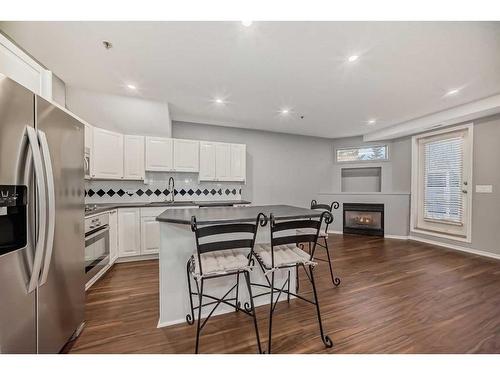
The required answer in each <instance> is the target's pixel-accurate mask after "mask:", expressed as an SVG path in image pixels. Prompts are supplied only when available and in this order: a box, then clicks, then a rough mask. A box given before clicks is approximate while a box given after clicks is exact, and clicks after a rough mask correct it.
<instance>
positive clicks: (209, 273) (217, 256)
mask: <svg viewBox="0 0 500 375" xmlns="http://www.w3.org/2000/svg"><path fill="white" fill-rule="evenodd" d="M259 224H260V225H261V226H265V225H266V224H267V217H266V216H265V215H264V214H263V213H260V214H259V215H258V216H257V218H256V219H255V222H253V223H235V224H218V225H209V226H198V225H197V223H196V217H194V216H193V217H192V218H191V229H192V231H193V232H194V233H195V238H196V253H194V254H193V255H192V256H191V258H190V259H189V260H188V262H187V278H188V288H189V301H190V307H191V313H190V314H188V315H187V316H186V321H187V322H188V324H190V325H192V324H193V323H194V318H195V310H197V312H198V319H197V320H198V322H197V328H196V347H195V353H198V348H199V342H200V333H201V330H202V329H203V327H205V325H206V323H207V322H208V319H209V318H210V317H211V316H212V314H213V313H214V312H215V310H216V309H217V307H218V306H219V305H220V304H221V303H224V304H226V305H229V306H231V307H233V308H234V309H235V311H242V312H244V313H245V314H247V315H249V316H251V317H252V318H253V323H254V327H255V336H256V338H257V347H258V351H259V353H261V352H262V350H261V345H260V338H259V328H258V325H257V317H256V315H255V307H254V303H253V297H252V289H251V286H250V275H249V271H250V270H251V269H252V267H253V263H254V262H253V259H252V251H253V248H254V244H255V236H256V234H257V229H258V227H259ZM240 274H243V275H244V276H245V280H246V284H247V288H248V293H249V302H245V303H244V305H243V308H241V303H240V301H238V291H239V283H240ZM230 276H236V282H235V284H234V285H233V286H232V287H231V288H230V289H229V290H228V291H227V292H226V293H225V294H224V296H222V297H220V298H219V297H215V296H212V295H210V294H206V293H205V290H204V289H205V285H204V284H205V281H206V280H209V279H215V278H220V277H230ZM191 278H193V279H194V281H195V284H196V291H193V290H192V288H191ZM234 290H235V297H231V298H228V296H229V295H230V294H231V293H232V292H233V291H234ZM193 296H196V297H197V300H198V305H197V306H194V302H193ZM204 298H205V299H208V300H210V302H205V303H204V302H203V299H204ZM210 305H215V306H213V308H212V310H211V311H210V312H209V313H208V315H207V317H206V318H205V319H204V320H203V322H202V319H201V310H202V308H203V307H206V306H210Z"/></svg>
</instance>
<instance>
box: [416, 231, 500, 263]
mask: <svg viewBox="0 0 500 375" xmlns="http://www.w3.org/2000/svg"><path fill="white" fill-rule="evenodd" d="M408 239H410V240H413V241H417V242H424V243H428V244H429V245H436V246H441V247H446V248H448V249H452V250H457V251H461V252H464V253H469V254H474V255H480V256H483V257H487V258H492V259H500V254H495V253H491V252H489V251H483V250H477V249H471V248H469V247H464V246H460V245H453V244H449V243H444V242H439V241H435V240H429V239H427V238H420V237H416V236H408Z"/></svg>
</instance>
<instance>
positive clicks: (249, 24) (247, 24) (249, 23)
mask: <svg viewBox="0 0 500 375" xmlns="http://www.w3.org/2000/svg"><path fill="white" fill-rule="evenodd" d="M252 23H253V22H252V21H249V20H246V21H241V24H242V25H243V26H245V27H249V26H252Z"/></svg>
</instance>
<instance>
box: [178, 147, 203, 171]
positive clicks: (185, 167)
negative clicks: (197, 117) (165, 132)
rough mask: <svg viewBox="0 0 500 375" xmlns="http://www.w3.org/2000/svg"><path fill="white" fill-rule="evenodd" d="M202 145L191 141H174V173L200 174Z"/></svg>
mask: <svg viewBox="0 0 500 375" xmlns="http://www.w3.org/2000/svg"><path fill="white" fill-rule="evenodd" d="M199 151H200V143H199V142H198V141H193V140H189V139H174V171H176V172H198V170H199V164H200V159H199Z"/></svg>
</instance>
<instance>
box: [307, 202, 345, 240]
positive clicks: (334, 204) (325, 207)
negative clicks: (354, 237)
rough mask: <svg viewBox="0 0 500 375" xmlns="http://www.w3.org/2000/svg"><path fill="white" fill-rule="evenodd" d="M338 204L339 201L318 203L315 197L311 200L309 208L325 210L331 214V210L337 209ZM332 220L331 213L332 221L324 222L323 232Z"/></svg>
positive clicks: (326, 230)
mask: <svg viewBox="0 0 500 375" xmlns="http://www.w3.org/2000/svg"><path fill="white" fill-rule="evenodd" d="M339 206H340V204H339V202H336V201H334V202H332V203H331V204H329V205H328V204H325V203H318V202H317V201H316V200H315V199H313V200H312V201H311V210H325V211H328V212H330V213H331V214H332V213H333V210H336V209H338V208H339ZM332 222H333V215H332V221H330V223H326V227H325V233H328V227H329V226H330V224H331V223H332Z"/></svg>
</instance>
